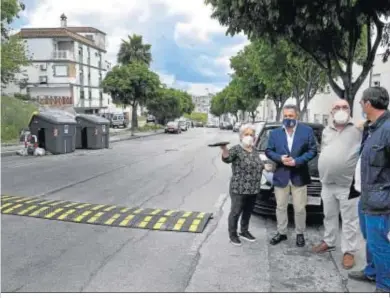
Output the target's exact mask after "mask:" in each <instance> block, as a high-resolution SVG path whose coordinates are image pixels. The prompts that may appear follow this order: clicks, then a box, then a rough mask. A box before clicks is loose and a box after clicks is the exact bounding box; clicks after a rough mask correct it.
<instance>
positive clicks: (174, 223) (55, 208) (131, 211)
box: [0, 195, 212, 233]
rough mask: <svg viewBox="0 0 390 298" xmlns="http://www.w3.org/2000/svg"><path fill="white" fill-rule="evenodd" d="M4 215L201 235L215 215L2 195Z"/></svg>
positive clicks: (0, 208) (1, 208)
mask: <svg viewBox="0 0 390 298" xmlns="http://www.w3.org/2000/svg"><path fill="white" fill-rule="evenodd" d="M0 210H1V213H2V214H7V215H20V216H27V217H36V218H43V219H51V220H59V221H67V222H74V223H86V224H95V225H106V226H113V227H125V228H140V229H150V230H159V231H177V232H192V233H202V232H203V230H204V229H205V227H206V225H207V223H208V222H209V220H210V219H211V218H212V213H205V212H186V211H179V210H167V209H151V208H138V207H136V208H130V207H123V206H115V205H105V204H87V203H80V202H70V201H53V200H45V199H40V198H26V197H18V196H6V195H1V207H0Z"/></svg>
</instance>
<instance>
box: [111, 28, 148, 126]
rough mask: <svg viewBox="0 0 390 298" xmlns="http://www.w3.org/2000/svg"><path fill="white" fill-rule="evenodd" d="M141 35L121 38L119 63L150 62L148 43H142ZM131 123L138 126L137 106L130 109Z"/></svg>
mask: <svg viewBox="0 0 390 298" xmlns="http://www.w3.org/2000/svg"><path fill="white" fill-rule="evenodd" d="M142 41H143V40H142V35H136V34H133V36H130V35H128V40H124V39H122V43H121V45H120V47H119V52H118V55H117V61H118V63H120V64H130V63H133V62H143V63H145V64H146V65H148V66H149V65H150V63H151V62H152V53H151V48H152V45H150V44H143V42H142ZM132 119H135V120H134V121H132V125H134V126H135V128H136V127H138V117H137V107H133V110H132Z"/></svg>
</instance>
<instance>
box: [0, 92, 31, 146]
mask: <svg viewBox="0 0 390 298" xmlns="http://www.w3.org/2000/svg"><path fill="white" fill-rule="evenodd" d="M35 111H38V107H37V106H36V105H34V104H33V103H30V102H26V101H23V100H20V99H17V98H14V97H9V96H2V97H1V141H2V142H4V143H12V142H18V140H19V133H20V130H21V129H23V128H26V127H27V126H28V124H29V121H30V119H31V116H32V113H33V112H35Z"/></svg>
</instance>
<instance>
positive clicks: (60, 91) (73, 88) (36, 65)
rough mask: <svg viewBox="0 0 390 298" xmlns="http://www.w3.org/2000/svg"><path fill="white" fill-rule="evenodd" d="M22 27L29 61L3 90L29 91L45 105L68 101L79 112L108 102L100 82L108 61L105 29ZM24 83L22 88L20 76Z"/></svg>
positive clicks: (93, 110) (94, 110)
mask: <svg viewBox="0 0 390 298" xmlns="http://www.w3.org/2000/svg"><path fill="white" fill-rule="evenodd" d="M60 21H61V27H58V28H24V29H21V31H20V32H19V33H18V35H19V36H20V37H21V38H22V39H24V40H25V41H26V44H27V47H28V52H29V55H30V56H31V65H29V66H27V67H25V68H24V69H23V70H24V71H23V73H22V74H19V75H18V76H17V80H15V82H13V83H11V84H10V85H9V86H7V88H5V90H3V92H4V93H8V94H11V93H28V94H29V95H30V96H31V97H33V98H37V99H38V100H39V102H40V103H41V104H44V105H70V106H73V107H74V109H75V110H76V111H77V112H79V113H98V112H99V110H101V109H105V108H107V107H108V106H109V105H110V96H109V95H108V94H104V93H103V90H102V89H101V88H100V83H101V82H102V80H103V79H104V77H105V75H106V74H107V72H108V71H109V70H110V69H111V64H110V63H109V62H108V61H107V60H106V33H104V32H102V31H100V30H98V29H96V28H92V27H68V26H67V17H66V16H65V15H64V14H63V15H61V18H60ZM23 78H25V80H26V84H25V85H24V86H23V87H22V88H21V87H20V85H19V82H20V80H22V79H23Z"/></svg>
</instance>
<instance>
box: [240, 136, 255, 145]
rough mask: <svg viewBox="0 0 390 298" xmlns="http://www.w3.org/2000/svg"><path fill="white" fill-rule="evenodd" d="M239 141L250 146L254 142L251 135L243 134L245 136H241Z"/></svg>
mask: <svg viewBox="0 0 390 298" xmlns="http://www.w3.org/2000/svg"><path fill="white" fill-rule="evenodd" d="M241 143H242V144H243V145H244V146H245V147H252V146H253V143H254V139H253V137H252V136H245V137H243V138H242V140H241Z"/></svg>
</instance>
